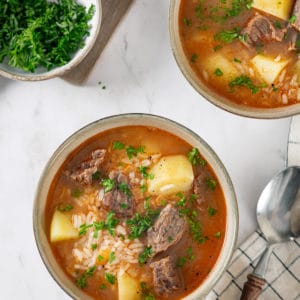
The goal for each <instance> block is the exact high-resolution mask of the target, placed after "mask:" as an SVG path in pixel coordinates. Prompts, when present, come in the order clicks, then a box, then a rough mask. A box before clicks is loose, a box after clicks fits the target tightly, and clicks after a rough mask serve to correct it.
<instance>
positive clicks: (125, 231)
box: [45, 126, 227, 300]
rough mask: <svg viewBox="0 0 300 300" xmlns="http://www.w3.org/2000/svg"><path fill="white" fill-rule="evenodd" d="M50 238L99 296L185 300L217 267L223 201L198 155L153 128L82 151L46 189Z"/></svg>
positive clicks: (131, 130) (131, 129)
mask: <svg viewBox="0 0 300 300" xmlns="http://www.w3.org/2000/svg"><path fill="white" fill-rule="evenodd" d="M45 211H46V216H45V217H46V232H47V235H48V240H49V243H50V245H51V248H52V251H53V253H54V256H55V258H56V260H57V261H58V263H59V264H60V266H61V268H62V269H63V270H64V272H65V273H66V274H67V275H68V276H69V277H70V278H71V280H72V281H73V282H74V285H77V286H78V287H79V288H80V289H82V290H83V291H84V292H86V293H87V294H89V296H90V297H92V298H94V299H111V300H113V299H119V300H135V299H181V298H183V297H185V296H187V295H189V294H191V293H192V292H193V291H194V290H195V289H197V288H198V287H199V286H200V285H201V283H202V282H203V281H204V280H205V278H206V277H207V276H208V274H209V273H210V271H211V270H212V269H213V267H214V265H215V264H216V261H217V259H218V257H219V255H220V252H221V249H222V247H223V242H224V235H225V231H226V224H227V220H226V215H227V211H226V205H225V199H224V194H223V191H222V188H221V186H220V183H219V182H218V179H217V178H216V175H215V173H214V171H213V170H212V168H211V167H210V166H209V164H208V163H207V162H206V161H205V160H204V158H203V157H202V156H201V153H199V151H198V149H197V148H193V147H192V146H191V145H189V144H188V143H187V142H185V141H184V140H182V139H180V138H179V137H177V136H175V135H172V134H171V133H169V132H166V131H163V130H161V129H158V128H154V127H146V126H125V127H119V128H114V129H110V130H107V131H104V132H102V133H100V134H98V135H95V136H93V137H92V138H90V139H89V140H87V141H86V142H84V143H83V144H81V145H80V146H79V147H77V148H76V149H75V150H74V151H73V152H72V153H71V154H70V155H69V157H68V158H67V160H66V161H65V162H64V163H63V164H62V166H61V168H60V169H59V171H58V172H57V174H56V176H55V177H54V180H53V182H52V184H51V187H50V189H49V192H48V197H47V204H46V210H45Z"/></svg>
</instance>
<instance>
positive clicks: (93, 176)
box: [92, 171, 101, 180]
mask: <svg viewBox="0 0 300 300" xmlns="http://www.w3.org/2000/svg"><path fill="white" fill-rule="evenodd" d="M100 175H101V174H100V172H99V171H96V172H95V173H94V174H93V175H92V179H93V180H99V179H100Z"/></svg>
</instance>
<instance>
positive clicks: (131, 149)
mask: <svg viewBox="0 0 300 300" xmlns="http://www.w3.org/2000/svg"><path fill="white" fill-rule="evenodd" d="M144 152H145V147H144V146H139V147H137V148H134V147H133V146H128V147H127V148H126V153H127V156H128V158H129V159H132V158H133V157H134V156H137V155H138V154H139V153H144Z"/></svg>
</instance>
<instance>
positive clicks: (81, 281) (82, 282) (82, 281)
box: [76, 266, 96, 289]
mask: <svg viewBox="0 0 300 300" xmlns="http://www.w3.org/2000/svg"><path fill="white" fill-rule="evenodd" d="M95 271H96V267H95V266H94V267H91V268H89V269H88V270H86V271H85V272H84V273H83V274H82V275H81V276H80V277H79V278H78V279H77V280H76V284H77V286H79V287H80V288H82V289H84V288H85V287H86V286H87V283H86V281H87V279H88V278H90V277H92V276H93V275H94V273H95Z"/></svg>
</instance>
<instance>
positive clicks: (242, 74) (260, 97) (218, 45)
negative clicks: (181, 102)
mask: <svg viewBox="0 0 300 300" xmlns="http://www.w3.org/2000/svg"><path fill="white" fill-rule="evenodd" d="M265 2H269V1H265ZM261 3H264V1H261V0H260V1H258V0H257V1H250V0H242V1H240V0H238V1H235V0H227V1H223V0H182V1H181V4H180V12H179V19H178V22H179V31H180V38H181V43H182V46H183V48H184V52H185V55H186V57H187V59H188V61H189V64H190V66H191V68H192V69H193V71H194V72H195V73H196V74H197V76H198V77H199V79H200V80H201V81H202V82H203V83H204V84H206V85H207V86H208V87H209V88H210V89H211V90H213V91H214V92H216V93H217V94H219V95H220V96H223V97H225V98H227V99H228V100H230V101H232V102H235V103H237V104H242V105H246V106H251V107H257V108H275V107H281V106H287V105H293V104H297V103H299V102H300V86H299V83H300V61H299V59H298V56H299V45H300V43H299V40H298V37H297V36H298V31H297V30H296V29H295V28H294V27H293V22H295V20H294V19H295V17H293V16H294V14H295V12H293V10H292V7H293V3H294V1H293V0H288V1H280V2H279V1H278V3H276V4H274V6H273V7H271V8H270V5H267V4H265V7H266V9H261V6H260V5H261ZM275 6H276V7H277V8H278V10H277V11H275V13H274V12H272V14H271V13H270V11H269V10H268V9H267V8H269V9H270V10H273V9H274V10H275V8H274V7H275ZM286 12H288V13H286ZM299 13H300V12H299ZM299 13H297V15H299ZM281 15H284V17H278V16H281ZM254 16H260V17H264V18H265V20H266V19H267V21H269V24H268V26H270V28H272V30H273V31H274V32H280V34H281V33H282V35H281V36H282V37H281V38H280V39H282V40H281V41H278V40H275V38H272V37H271V36H272V35H274V34H275V33H269V35H266V37H263V38H261V41H259V42H257V43H256V44H255V45H249V44H248V43H249V41H251V40H250V37H251V36H252V35H253V34H255V33H253V31H249V30H250V28H252V27H251V26H250V25H251V24H252V23H250V21H251V20H253V18H254ZM289 18H290V19H289ZM297 18H299V19H300V15H299V17H297ZM258 27H260V26H258ZM248 28H249V30H248ZM246 29H247V30H246ZM245 30H246V31H245ZM253 30H254V29H253ZM255 30H256V29H255ZM270 30H271V29H270ZM260 34H261V33H260ZM276 34H277V33H276ZM283 34H284V35H283ZM274 68H275V69H276V70H275V69H274ZM270 75H271V76H270Z"/></svg>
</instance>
